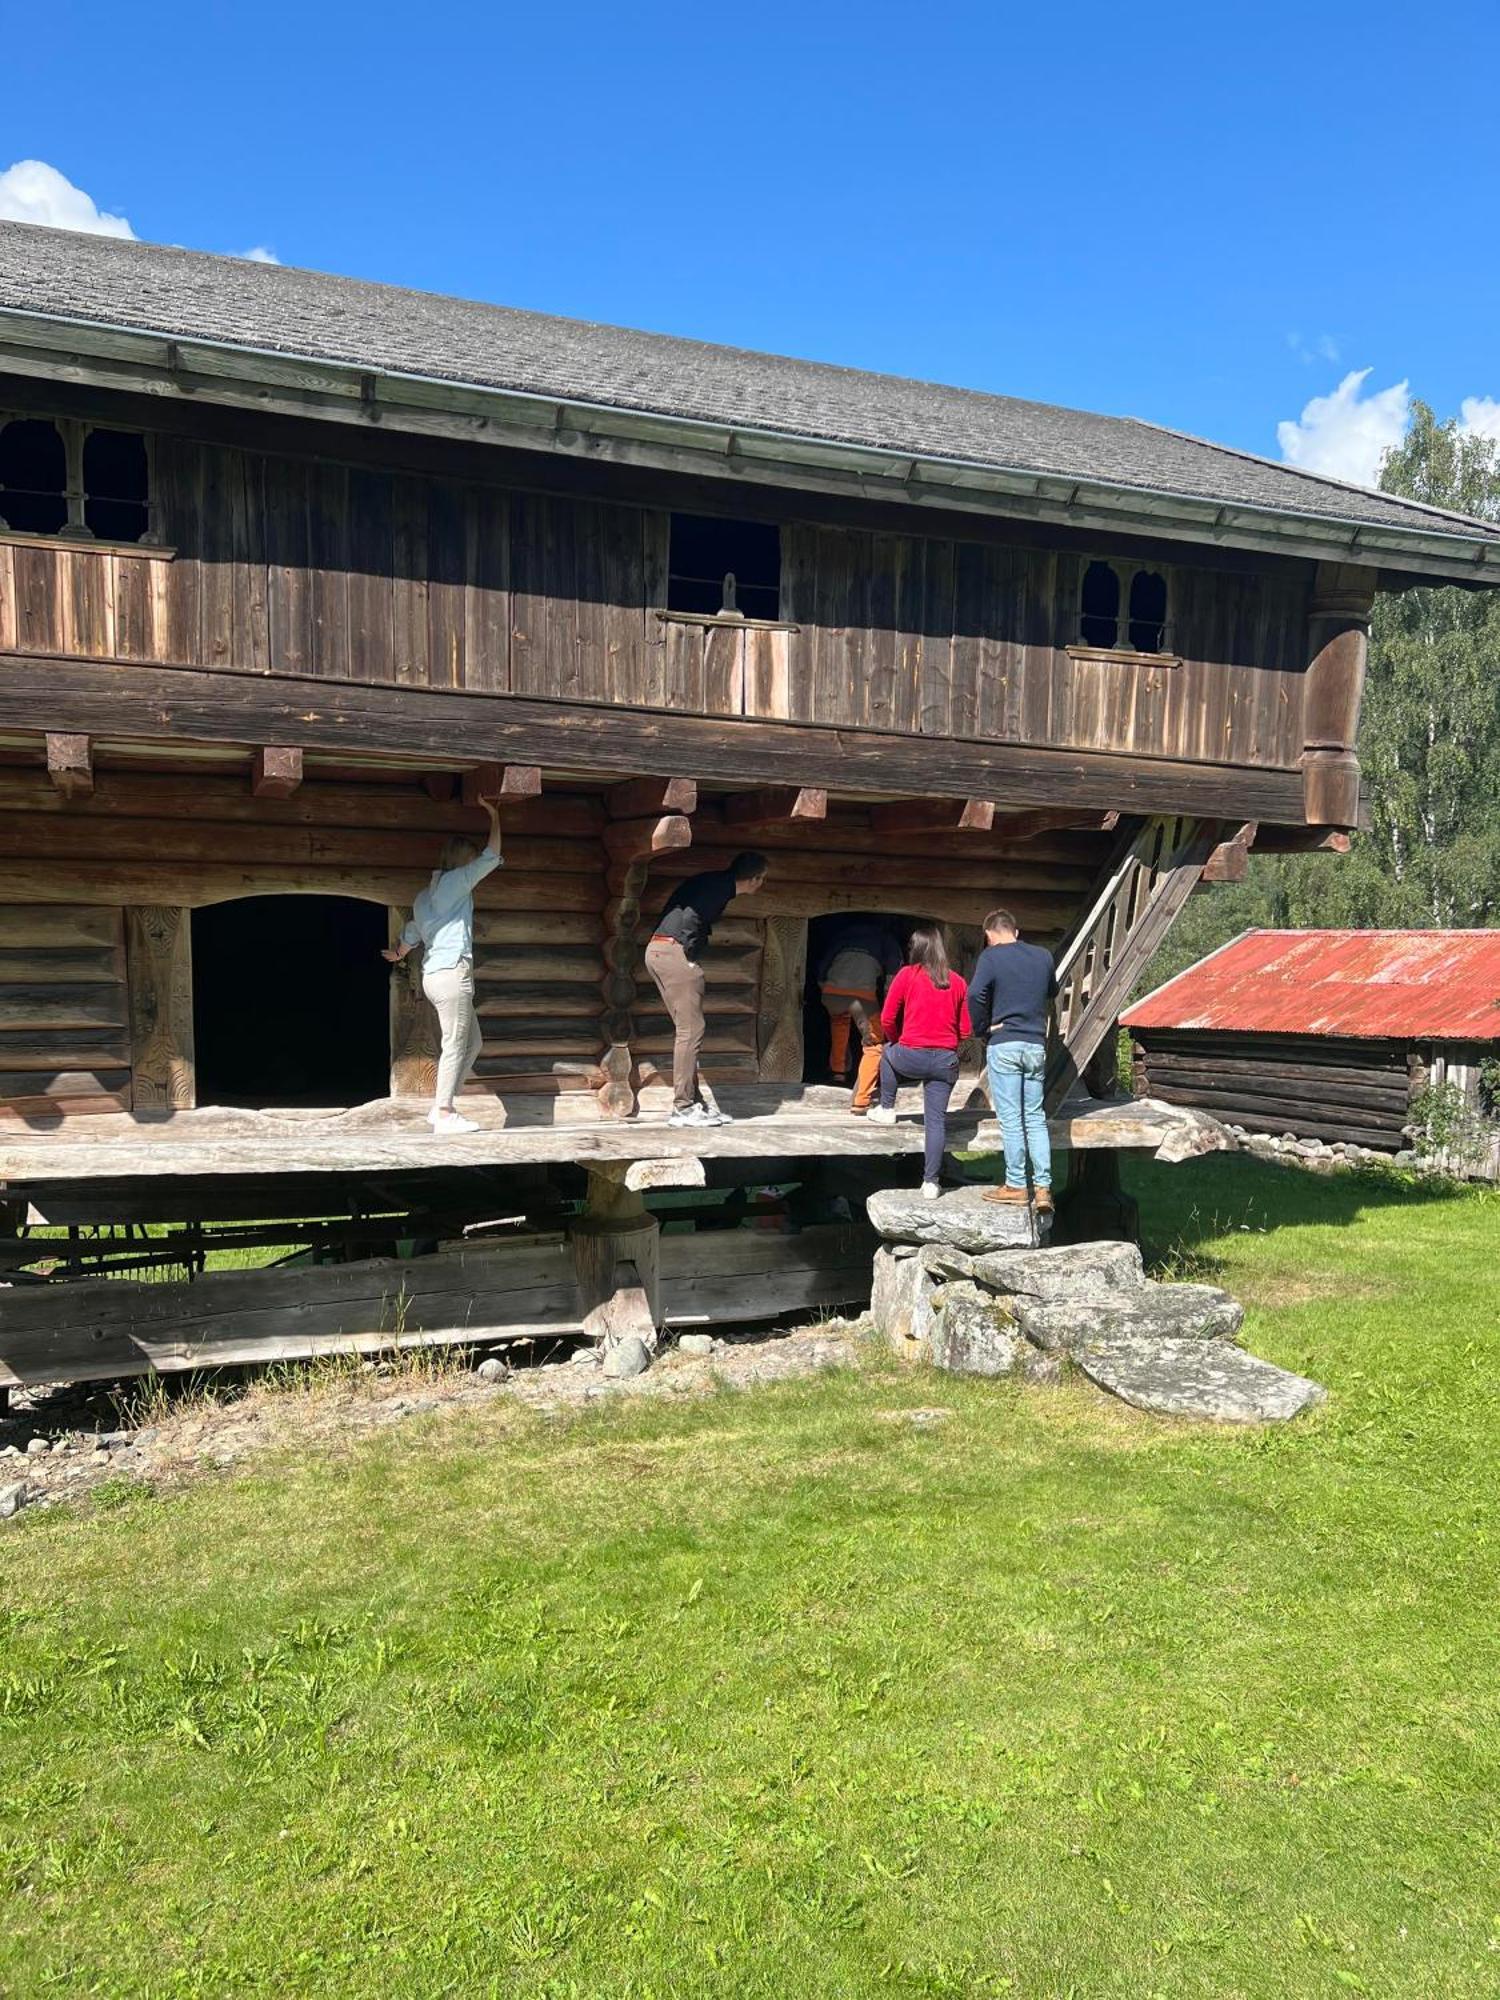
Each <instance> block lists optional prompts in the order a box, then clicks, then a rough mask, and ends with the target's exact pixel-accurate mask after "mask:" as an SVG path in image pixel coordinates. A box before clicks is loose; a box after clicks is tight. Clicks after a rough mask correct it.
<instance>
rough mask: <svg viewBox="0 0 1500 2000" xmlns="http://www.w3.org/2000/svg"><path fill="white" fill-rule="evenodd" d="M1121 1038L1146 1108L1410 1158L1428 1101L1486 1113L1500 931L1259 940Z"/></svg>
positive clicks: (1143, 1004) (1155, 1006) (1160, 994)
mask: <svg viewBox="0 0 1500 2000" xmlns="http://www.w3.org/2000/svg"><path fill="white" fill-rule="evenodd" d="M1123 1025H1124V1026H1125V1028H1126V1029H1127V1030H1128V1031H1129V1034H1130V1036H1131V1039H1132V1042H1133V1043H1134V1047H1135V1072H1136V1085H1137V1089H1138V1090H1139V1091H1140V1093H1141V1094H1142V1095H1143V1096H1149V1097H1152V1098H1160V1099H1162V1100H1164V1101H1165V1102H1167V1103H1170V1104H1179V1105H1182V1106H1184V1107H1186V1108H1188V1109H1191V1110H1195V1111H1201V1112H1203V1113H1204V1114H1205V1115H1207V1116H1208V1117H1211V1118H1216V1119H1218V1120H1219V1122H1220V1123H1221V1124H1226V1125H1238V1126H1241V1127H1242V1128H1243V1129H1244V1130H1245V1131H1246V1132H1250V1133H1267V1134H1270V1135H1271V1136H1273V1137H1280V1136H1284V1135H1286V1134H1288V1133H1290V1134H1291V1135H1292V1136H1293V1137H1295V1138H1298V1139H1322V1140H1324V1141H1327V1142H1330V1143H1335V1142H1343V1143H1345V1144H1352V1145H1356V1146H1363V1147H1368V1148H1369V1149H1371V1150H1372V1151H1376V1152H1382V1153H1397V1152H1400V1151H1402V1150H1403V1149H1404V1148H1406V1147H1408V1146H1410V1144H1411V1137H1410V1132H1411V1126H1412V1121H1413V1118H1414V1116H1416V1115H1417V1112H1416V1111H1415V1110H1414V1106H1417V1105H1418V1103H1419V1100H1420V1099H1421V1098H1422V1096H1423V1094H1424V1093H1425V1092H1426V1091H1428V1090H1429V1089H1430V1088H1432V1087H1435V1086H1442V1085H1451V1086H1452V1087H1453V1089H1454V1090H1455V1091H1456V1092H1457V1093H1458V1094H1459V1097H1460V1099H1461V1100H1462V1102H1463V1103H1464V1104H1466V1105H1467V1106H1469V1107H1470V1108H1471V1109H1472V1110H1473V1111H1474V1112H1476V1113H1478V1112H1480V1111H1481V1110H1482V1106H1481V1072H1482V1071H1483V1068H1484V1065H1485V1064H1486V1063H1487V1062H1493V1061H1494V1060H1495V1058H1496V1057H1497V1056H1500V930H1488V931H1440V930H1434V931H1328V930H1318V931H1246V932H1245V933H1244V934H1243V935H1242V936H1240V937H1237V938H1235V939H1234V940H1233V941H1232V942H1231V943H1229V944H1226V945H1224V946H1223V947H1221V949H1220V950H1218V951H1216V952H1211V953H1210V954H1209V956H1208V957H1207V958H1205V959H1201V960H1200V961H1199V963H1198V964H1197V965H1193V966H1189V967H1188V969H1187V971H1186V972H1182V973H1179V974H1178V975H1177V977H1176V978H1175V979H1171V980H1169V981H1168V982H1167V983H1166V985H1164V986H1160V987H1158V988H1157V989H1156V991H1155V992H1154V993H1148V994H1147V995H1146V996H1145V998H1144V999H1142V1000H1140V1001H1138V1002H1137V1003H1136V1005H1135V1006H1134V1007H1132V1008H1130V1010H1129V1011H1128V1012H1127V1013H1126V1014H1125V1016H1124V1017H1123ZM1483 1164H1484V1163H1483V1162H1482V1161H1475V1162H1474V1163H1473V1165H1474V1167H1475V1169H1476V1170H1478V1169H1479V1168H1480V1167H1482V1166H1483Z"/></svg>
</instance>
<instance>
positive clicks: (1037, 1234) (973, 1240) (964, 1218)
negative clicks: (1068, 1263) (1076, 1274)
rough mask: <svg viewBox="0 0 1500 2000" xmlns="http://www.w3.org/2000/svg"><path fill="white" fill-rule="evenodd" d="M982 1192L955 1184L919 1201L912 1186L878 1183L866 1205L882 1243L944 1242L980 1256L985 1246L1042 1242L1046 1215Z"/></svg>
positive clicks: (1017, 1246)
mask: <svg viewBox="0 0 1500 2000" xmlns="http://www.w3.org/2000/svg"><path fill="white" fill-rule="evenodd" d="M984 1194H985V1191H984V1189H983V1188H960V1189H958V1190H957V1192H956V1193H954V1194H944V1195H939V1196H938V1198H937V1200H936V1201H924V1200H923V1199H922V1197H921V1195H919V1194H917V1193H916V1192H915V1191H914V1190H913V1189H911V1188H881V1189H880V1191H879V1192H878V1193H876V1194H872V1195H871V1196H870V1198H869V1201H868V1202H867V1203H866V1204H865V1206H866V1210H867V1212H868V1214H869V1217H870V1220H871V1222H872V1223H873V1224H874V1225H875V1227H876V1229H877V1230H878V1231H879V1232H880V1234H881V1235H882V1236H883V1237H884V1238H885V1240H886V1242H887V1243H943V1244H946V1245H948V1246H949V1248H951V1249H954V1250H964V1251H967V1252H968V1253H969V1255H970V1256H980V1255H982V1254H983V1253H984V1252H985V1251H987V1250H1009V1249H1031V1248H1033V1247H1034V1246H1035V1245H1037V1244H1039V1243H1045V1242H1046V1240H1047V1237H1048V1235H1049V1234H1050V1232H1051V1227H1052V1219H1051V1217H1050V1216H1045V1215H1037V1214H1036V1213H1035V1212H1034V1211H1033V1210H1032V1209H1030V1208H1022V1207H1020V1206H1019V1205H1016V1206H1014V1207H1005V1206H1002V1205H1001V1204H999V1203H998V1202H993V1201H986V1200H985V1198H984Z"/></svg>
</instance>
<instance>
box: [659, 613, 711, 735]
mask: <svg viewBox="0 0 1500 2000" xmlns="http://www.w3.org/2000/svg"><path fill="white" fill-rule="evenodd" d="M663 632H664V634H665V638H666V646H665V653H666V658H665V662H664V667H665V677H666V692H665V696H664V700H665V705H666V706H667V707H668V708H677V709H684V710H692V711H693V712H695V713H697V714H701V713H702V712H703V706H704V675H703V655H704V638H705V633H704V628H703V626H701V625H683V624H679V623H678V622H677V621H676V620H675V619H671V618H668V619H666V620H664V621H663Z"/></svg>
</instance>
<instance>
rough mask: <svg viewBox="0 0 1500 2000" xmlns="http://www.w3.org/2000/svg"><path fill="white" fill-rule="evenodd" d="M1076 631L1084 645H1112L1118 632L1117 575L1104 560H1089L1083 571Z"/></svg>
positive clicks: (1116, 638)
mask: <svg viewBox="0 0 1500 2000" xmlns="http://www.w3.org/2000/svg"><path fill="white" fill-rule="evenodd" d="M1080 613H1081V615H1080V618H1079V622H1078V630H1079V635H1080V637H1081V638H1082V640H1083V643H1084V645H1085V646H1113V645H1115V644H1116V643H1117V642H1118V640H1119V636H1120V579H1119V577H1118V576H1117V575H1116V574H1115V571H1114V568H1113V566H1112V565H1111V564H1110V563H1107V562H1091V563H1090V564H1089V566H1088V568H1087V569H1086V570H1085V571H1084V573H1083V594H1082V598H1081V602H1080Z"/></svg>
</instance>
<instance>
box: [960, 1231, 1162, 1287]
mask: <svg viewBox="0 0 1500 2000" xmlns="http://www.w3.org/2000/svg"><path fill="white" fill-rule="evenodd" d="M924 1254H925V1253H924ZM964 1275H965V1276H966V1277H972V1278H974V1279H976V1280H977V1281H978V1282H979V1283H980V1284H981V1285H987V1286H988V1287H989V1289H990V1290H991V1291H992V1292H1002V1293H1003V1294H1004V1295H1005V1296H1006V1297H1007V1298H1025V1299H1037V1300H1051V1299H1098V1298H1105V1299H1109V1298H1116V1297H1119V1296H1121V1295H1125V1294H1129V1293H1131V1292H1138V1291H1140V1290H1142V1289H1143V1287H1144V1286H1145V1283H1146V1274H1145V1272H1144V1271H1143V1270H1142V1269H1141V1253H1140V1251H1139V1250H1138V1249H1137V1248H1136V1246H1135V1245H1134V1244H1133V1243H1068V1244H1064V1245H1063V1246H1061V1247H1060V1248H1059V1249H1056V1250H1050V1249H1049V1250H992V1251H991V1252H990V1253H989V1255H988V1256H985V1257H975V1258H973V1259H972V1260H971V1261H970V1264H969V1269H968V1270H967V1271H966V1272H965V1273H964Z"/></svg>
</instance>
